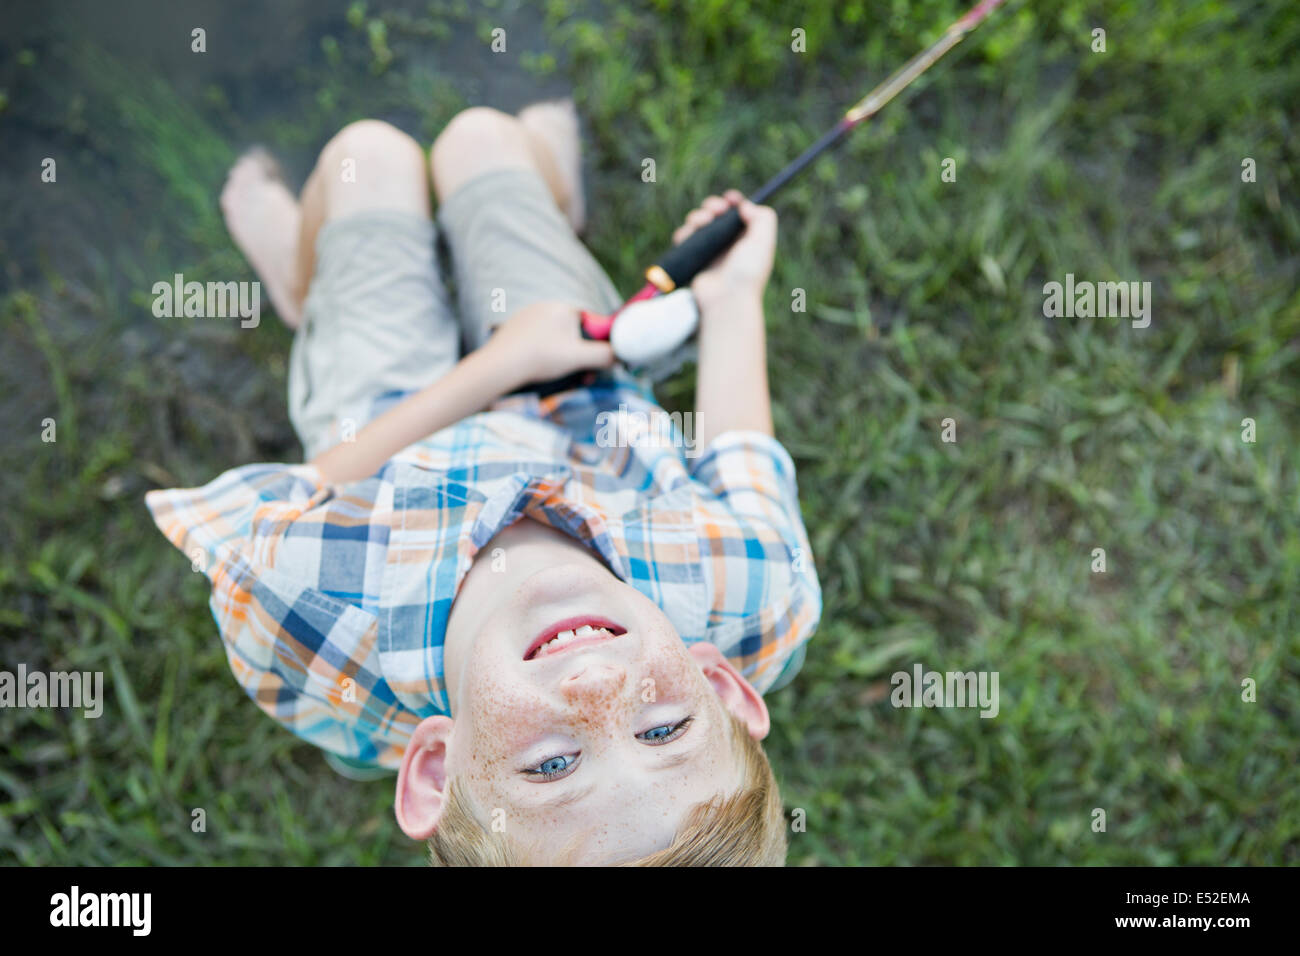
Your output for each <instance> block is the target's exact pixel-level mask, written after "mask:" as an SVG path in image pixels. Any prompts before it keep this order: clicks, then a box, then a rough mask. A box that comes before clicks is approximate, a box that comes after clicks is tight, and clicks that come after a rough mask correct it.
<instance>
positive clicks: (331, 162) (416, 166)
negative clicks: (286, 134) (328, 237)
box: [294, 120, 430, 301]
mask: <svg viewBox="0 0 1300 956" xmlns="http://www.w3.org/2000/svg"><path fill="white" fill-rule="evenodd" d="M372 209H397V210H405V211H409V212H414V213H416V214H418V215H420V216H423V217H424V218H425V219H428V218H430V212H429V179H428V175H427V174H426V172H425V167H424V150H423V149H421V148H420V144H419V143H417V142H416V141H415V140H414V139H412V138H411V137H410V136H408V135H407V134H406V133H403V132H402V131H401V130H399V129H397V127H395V126H391V125H390V124H388V123H384V122H381V121H380V120H358V121H357V122H355V123H349V124H348V125H347V126H345V127H343V129H341V130H340V131H339V132H338V133H336V134H335V136H334V138H333V139H331V140H330V141H329V142H328V143H326V144H325V148H324V149H322V150H321V154H320V158H319V159H318V160H317V161H316V168H315V169H313V170H312V172H311V175H310V176H308V177H307V183H306V184H305V185H304V186H303V187H302V220H301V226H300V229H299V234H298V240H297V267H296V269H295V270H294V275H295V293H296V295H297V296H298V299H299V301H302V300H303V299H305V298H306V296H307V289H308V287H309V286H310V284H311V277H312V275H313V273H314V272H315V267H316V234H317V233H318V232H320V229H321V226H323V225H325V223H327V222H329V221H330V220H332V219H338V218H341V217H343V216H347V215H351V214H352V213H357V212H365V211H368V210H372Z"/></svg>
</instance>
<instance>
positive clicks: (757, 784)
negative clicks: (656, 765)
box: [429, 714, 786, 866]
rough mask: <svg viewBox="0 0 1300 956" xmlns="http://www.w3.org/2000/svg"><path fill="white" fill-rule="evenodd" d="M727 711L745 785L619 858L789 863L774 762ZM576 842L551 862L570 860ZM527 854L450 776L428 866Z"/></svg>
mask: <svg viewBox="0 0 1300 956" xmlns="http://www.w3.org/2000/svg"><path fill="white" fill-rule="evenodd" d="M728 716H729V717H730V732H731V743H732V748H733V749H734V750H737V751H739V753H740V756H741V764H742V782H741V786H740V789H739V790H738V791H737V792H736V793H733V794H731V795H730V796H724V795H721V794H719V795H718V796H716V797H714V798H713V799H712V800H710V801H706V802H704V803H699V804H696V805H695V806H694V807H692V808H691V809H690V811H689V812H688V813H687V814H686V819H685V821H684V822H683V824H682V827H681V829H680V830H678V831H677V835H676V836H675V837H674V838H673V842H672V843H671V844H669V845H668V846H667V847H665V848H664V849H662V850H657V851H655V852H654V853H651V854H650V855H648V856H644V857H642V858H640V859H638V860H630V861H628V862H627V863H623V864H620V865H621V866H784V865H785V853H786V838H785V810H784V808H783V807H782V805H781V792H780V790H779V789H778V788H777V785H776V777H775V776H773V774H772V766H771V764H769V763H768V761H767V755H766V754H765V753H763V748H762V746H761V745H760V744H759V742H758V741H757V740H755V739H754V738H753V737H751V736H750V735H749V728H748V727H746V726H745V724H744V723H743V722H742V721H740V720H738V719H737V718H736V717H734V716H732V715H730V714H728ZM577 842H578V841H576V840H575V841H574V844H571V846H570V848H569V849H568V850H565V851H562V852H561V853H560V854H559V859H558V860H556V861H553V862H555V863H556V864H557V865H565V864H568V863H572V862H573V857H574V855H575V854H574V851H573V845H576V843H577ZM526 862H529V861H526V860H525V859H524V858H523V856H522V855H521V854H520V852H519V851H518V850H517V849H515V848H514V847H513V846H511V845H510V844H509V843H508V842H507V841H506V840H503V839H494V838H493V835H492V834H489V833H488V831H487V829H486V828H485V827H484V826H483V824H482V823H480V822H479V821H478V820H477V819H475V817H474V814H473V813H472V812H471V810H470V802H469V800H468V798H467V797H466V795H465V792H464V790H463V789H462V788H461V786H460V782H459V780H457V779H453V780H452V781H451V785H450V787H449V788H448V791H447V809H446V811H445V812H444V813H443V816H442V819H441V820H440V821H439V823H438V829H437V832H435V833H434V835H433V836H431V837H430V838H429V864H430V866H520V865H523V864H525V863H526ZM533 862H536V861H533ZM542 862H552V861H542Z"/></svg>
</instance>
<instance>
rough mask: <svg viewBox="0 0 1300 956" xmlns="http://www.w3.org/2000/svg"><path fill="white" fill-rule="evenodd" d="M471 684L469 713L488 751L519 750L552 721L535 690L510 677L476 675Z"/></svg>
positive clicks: (549, 713)
mask: <svg viewBox="0 0 1300 956" xmlns="http://www.w3.org/2000/svg"><path fill="white" fill-rule="evenodd" d="M476 676H478V677H479V678H480V679H478V680H473V681H471V686H470V691H471V692H470V694H469V695H468V696H469V701H470V705H469V706H470V713H471V719H472V720H473V723H474V730H475V736H476V737H477V738H478V739H479V740H480V741H482V742H483V743H482V747H483V749H485V750H492V751H502V752H505V751H509V750H512V749H513V748H516V747H518V746H520V745H522V743H523V742H524V741H525V740H526V739H527V738H528V737H529V736H531V735H535V734H536V733H537V731H538V729H539V728H543V727H545V726H546V725H547V722H548V721H549V720H550V719H551V708H550V706H549V705H548V704H547V702H546V701H545V699H544V697H543V696H542V694H540V693H539V692H538V690H537V688H536V687H534V686H533V685H531V684H529V683H526V682H524V681H521V680H518V679H511V677H510V675H508V674H506V675H502V674H499V673H498V674H487V673H484V674H482V675H476Z"/></svg>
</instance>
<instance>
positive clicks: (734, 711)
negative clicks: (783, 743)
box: [689, 642, 772, 740]
mask: <svg viewBox="0 0 1300 956" xmlns="http://www.w3.org/2000/svg"><path fill="white" fill-rule="evenodd" d="M689 653H690V655H691V657H693V658H695V662H696V663H697V664H699V665H700V670H702V671H704V676H705V677H706V678H708V681H709V684H710V685H711V686H712V687H713V690H714V692H715V693H716V694H717V695H718V697H719V698H720V699H721V700H722V706H724V707H726V708H727V710H728V711H730V712H731V715H732V716H733V717H736V718H738V719H739V720H740V721H741V722H742V723H743V724H744V725H745V726H746V727H748V728H749V736H751V737H753V738H754V739H755V740H762V739H763V738H764V737H766V736H767V732H768V730H770V729H771V726H772V721H771V720H770V718H769V717H768V715H767V704H765V703H763V697H762V695H761V694H759V692H758V691H756V690H754V685H753V684H751V683H750V682H749V681H747V680H745V678H743V677H741V676H740V671H738V670H736V669H735V668H734V667H732V666H731V661H729V660H727V659H726V658H725V657H724V656H723V655H722V651H720V650H718V649H717V648H716V647H714V646H713V645H712V644H709V643H705V642H701V643H698V644H692V645H691V647H690V651H689Z"/></svg>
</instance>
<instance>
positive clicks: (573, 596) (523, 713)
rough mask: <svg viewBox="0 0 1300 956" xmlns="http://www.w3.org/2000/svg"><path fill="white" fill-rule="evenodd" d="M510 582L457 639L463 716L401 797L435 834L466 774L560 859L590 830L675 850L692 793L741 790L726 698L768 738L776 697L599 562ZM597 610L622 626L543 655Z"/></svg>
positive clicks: (433, 747) (616, 853) (460, 623)
mask: <svg viewBox="0 0 1300 956" xmlns="http://www.w3.org/2000/svg"><path fill="white" fill-rule="evenodd" d="M504 590H505V591H506V593H504V594H502V593H499V592H498V593H497V594H495V595H494V597H495V598H496V600H495V601H481V602H477V604H476V605H475V606H471V607H470V608H469V610H468V612H467V613H466V614H461V615H459V619H458V620H456V621H455V622H454V623H455V625H456V626H457V628H459V629H467V630H469V631H472V639H471V640H469V641H465V642H463V643H461V644H460V653H450V650H451V649H449V653H448V659H447V673H448V676H449V683H450V684H451V685H452V686H451V688H450V689H451V690H452V691H454V693H453V694H452V701H453V713H454V717H455V719H454V721H449V720H447V719H446V718H430V719H429V720H428V721H425V723H424V724H422V725H421V731H424V733H421V732H420V731H417V735H416V738H415V739H413V741H412V745H411V748H409V750H408V756H407V759H406V761H405V762H404V765H403V768H402V775H401V777H400V778H399V781H398V800H397V810H398V818H399V821H400V822H401V823H402V825H403V828H404V829H405V830H406V831H407V833H408V834H410V835H412V836H416V837H417V838H419V837H422V836H426V835H428V834H427V833H425V830H426V829H428V830H429V832H432V829H433V828H434V827H436V816H437V815H438V814H439V813H440V800H439V797H438V796H437V793H438V791H441V792H442V796H443V797H445V791H446V786H447V783H448V782H449V780H450V779H451V778H456V779H457V780H458V781H459V784H460V786H462V787H464V788H465V790H466V791H467V792H468V794H469V795H470V799H471V801H472V803H473V804H474V811H475V816H476V817H477V818H478V819H479V820H481V821H483V822H484V823H485V824H486V825H487V826H488V827H489V828H493V827H504V834H505V836H506V838H507V839H509V840H510V841H511V843H512V845H514V846H516V847H522V846H525V845H529V844H531V845H534V846H535V847H536V848H537V849H538V850H539V851H541V852H540V855H541V856H542V857H543V858H545V856H546V855H547V854H554V853H555V852H556V851H558V850H560V849H562V848H565V847H566V846H568V844H569V843H570V841H571V840H573V839H574V838H575V837H579V838H580V839H579V843H578V859H581V860H584V861H587V860H589V861H600V860H608V861H614V860H620V859H627V858H632V857H637V856H642V855H645V854H647V853H650V852H653V851H654V850H657V849H662V848H663V847H664V846H667V845H668V843H669V842H670V841H671V839H672V836H673V835H674V834H675V833H676V831H677V830H678V828H679V826H680V823H681V821H682V819H683V818H684V816H685V814H686V812H687V811H688V810H689V809H690V808H691V807H693V806H694V805H695V804H697V803H700V802H703V801H707V800H709V799H710V798H712V797H713V796H715V795H718V794H730V793H734V792H735V791H736V790H738V789H739V788H740V785H741V768H740V762H739V755H738V754H735V753H733V750H732V746H731V740H730V728H729V726H728V724H729V718H728V716H727V711H728V710H731V711H733V712H735V713H736V714H737V716H739V717H740V718H741V719H742V720H743V721H745V722H746V723H747V724H749V726H750V728H751V732H752V733H754V735H755V736H757V737H760V738H761V737H762V736H763V735H765V734H766V731H767V710H766V708H765V706H764V705H763V701H762V698H761V697H760V696H759V695H758V694H757V692H755V691H754V690H753V688H752V687H750V685H749V684H748V682H746V681H745V680H744V678H743V677H741V676H740V675H739V673H737V672H736V671H735V670H734V668H732V667H731V665H730V664H729V663H727V661H726V659H725V658H723V657H722V655H721V654H720V653H719V652H718V651H717V649H716V648H714V647H713V646H712V645H708V644H700V645H696V646H695V647H693V648H691V649H689V650H688V649H687V647H686V646H685V645H684V644H683V643H682V640H681V638H680V637H679V636H678V635H677V633H676V631H675V630H674V629H673V627H672V625H671V624H670V623H669V621H668V619H667V618H666V617H665V616H664V614H663V612H662V611H661V610H660V609H659V608H658V607H657V606H656V605H655V604H654V603H653V602H651V601H649V600H647V599H646V598H645V597H644V596H642V595H641V594H640V593H639V592H638V591H636V590H635V589H634V588H632V587H630V586H628V585H627V584H624V583H623V582H621V581H619V580H618V579H617V578H615V577H614V576H613V575H611V574H610V573H609V572H608V571H607V570H605V569H603V568H602V567H599V566H596V565H594V564H590V563H586V562H581V563H574V564H562V565H558V566H551V567H544V568H541V569H538V570H535V571H533V572H532V573H530V574H528V575H527V576H526V577H525V578H524V579H523V580H521V581H518V582H517V584H516V585H515V586H514V587H508V588H505V589H504ZM470 596H472V595H470V594H466V593H462V595H461V597H460V598H459V599H458V605H461V604H464V600H463V599H464V598H466V597H470ZM453 615H454V616H455V615H456V612H455V611H453ZM583 619H594V621H595V623H599V622H600V621H601V620H603V621H605V622H608V623H609V624H611V625H616V627H611V628H610V629H609V632H608V633H606V634H604V635H599V634H597V635H592V636H593V637H595V638H596V640H595V641H594V642H593V643H585V644H582V643H575V644H574V646H572V647H569V648H562V649H556V648H546V649H544V650H543V651H542V652H541V653H537V654H533V653H530V652H531V651H532V650H533V648H534V647H535V646H536V644H537V642H538V640H539V638H540V637H542V636H544V635H546V634H548V633H551V632H553V631H554V629H555V628H556V626H557V625H559V624H565V626H566V628H569V629H573V628H576V627H577V626H578V624H577V622H578V621H581V620H583ZM618 631H622V632H623V633H617V632H618ZM448 633H449V637H450V635H451V634H452V629H451V628H450V627H449V629H448ZM453 670H454V671H455V677H454V679H453V677H452V674H453ZM724 702H725V703H724ZM430 724H432V725H433V726H432V727H430V726H429V725H430ZM404 816H405V817H406V819H403V818H404ZM430 818H432V822H433V827H428V826H427V824H428V822H429V821H430ZM421 820H423V822H424V825H421ZM408 824H409V825H408ZM493 832H494V833H495V832H499V831H496V830H493Z"/></svg>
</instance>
